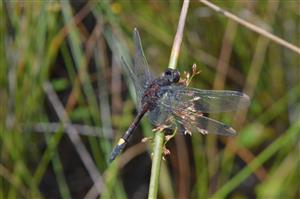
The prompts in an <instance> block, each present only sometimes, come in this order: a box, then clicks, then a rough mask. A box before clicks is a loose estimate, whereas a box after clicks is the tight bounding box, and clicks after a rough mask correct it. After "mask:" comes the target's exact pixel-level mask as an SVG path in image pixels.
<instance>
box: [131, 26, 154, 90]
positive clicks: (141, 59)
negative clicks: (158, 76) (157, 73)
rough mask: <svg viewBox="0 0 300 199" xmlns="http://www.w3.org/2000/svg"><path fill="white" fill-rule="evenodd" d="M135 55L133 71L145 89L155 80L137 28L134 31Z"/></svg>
mask: <svg viewBox="0 0 300 199" xmlns="http://www.w3.org/2000/svg"><path fill="white" fill-rule="evenodd" d="M133 39H134V45H135V56H134V66H133V73H134V74H135V75H136V77H137V78H138V83H139V85H142V87H143V89H145V88H146V87H147V85H148V84H149V83H150V82H151V81H152V80H153V77H152V75H151V73H150V71H149V67H148V63H147V60H146V57H145V55H144V51H143V47H142V42H141V38H140V35H139V32H138V30H137V29H136V28H135V29H134V33H133Z"/></svg>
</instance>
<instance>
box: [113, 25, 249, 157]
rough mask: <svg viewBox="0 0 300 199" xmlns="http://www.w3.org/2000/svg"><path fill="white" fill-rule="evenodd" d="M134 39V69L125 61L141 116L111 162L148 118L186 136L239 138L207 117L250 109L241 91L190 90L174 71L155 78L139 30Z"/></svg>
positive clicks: (221, 124) (134, 122)
mask: <svg viewBox="0 0 300 199" xmlns="http://www.w3.org/2000/svg"><path fill="white" fill-rule="evenodd" d="M133 35H134V36H133V39H134V45H135V51H136V52H135V56H134V58H133V61H134V63H133V67H132V68H131V67H129V65H128V64H127V63H126V61H125V60H124V58H123V57H121V60H122V62H123V65H124V66H125V68H126V70H127V71H128V73H129V76H130V79H131V81H132V82H133V85H134V87H135V91H136V96H137V115H136V117H135V119H134V120H133V122H132V123H131V125H130V126H129V128H128V130H127V131H126V132H125V134H124V135H123V136H122V137H121V138H120V139H119V141H118V143H117V145H116V146H115V147H114V149H113V150H112V152H111V154H110V158H109V162H112V161H113V160H114V159H115V158H116V157H117V156H118V155H119V154H120V153H121V152H122V151H123V149H124V148H125V146H126V145H127V143H128V141H129V139H130V137H131V135H132V134H133V132H134V130H135V129H136V128H137V126H138V124H139V122H140V120H141V119H142V118H143V116H144V115H147V116H148V118H149V120H150V122H151V123H152V124H153V125H154V126H167V127H168V128H170V129H175V128H176V129H177V130H178V131H179V132H182V133H184V134H191V133H192V132H200V133H202V134H208V133H211V134H218V135H224V136H232V135H235V134H236V131H235V130H234V129H233V128H232V127H230V126H228V125H226V124H224V123H222V122H219V121H216V120H214V119H211V118H208V117H206V116H204V114H203V113H217V112H228V111H234V110H237V109H238V108H244V107H247V106H248V105H249V104H250V99H249V97H248V96H247V95H246V94H244V93H242V92H239V91H230V90H202V89H197V88H191V87H187V86H186V85H184V84H181V83H180V81H179V80H180V72H179V71H178V70H176V69H171V68H167V69H166V70H165V72H164V73H163V74H162V75H161V76H159V77H155V76H154V75H153V74H152V73H151V72H150V70H149V67H148V63H147V60H146V58H145V55H144V52H143V48H142V43H141V38H140V35H139V32H138V30H137V29H136V28H135V29H134V33H133Z"/></svg>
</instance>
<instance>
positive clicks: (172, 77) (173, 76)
mask: <svg viewBox="0 0 300 199" xmlns="http://www.w3.org/2000/svg"><path fill="white" fill-rule="evenodd" d="M163 77H164V78H166V79H167V80H168V81H169V82H170V83H177V82H178V81H179V79H180V73H179V71H178V70H176V69H172V68H168V69H167V70H166V71H165V72H164V73H163Z"/></svg>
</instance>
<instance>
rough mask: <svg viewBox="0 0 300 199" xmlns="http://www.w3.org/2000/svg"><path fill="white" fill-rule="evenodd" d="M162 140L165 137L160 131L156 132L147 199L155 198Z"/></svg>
mask: <svg viewBox="0 0 300 199" xmlns="http://www.w3.org/2000/svg"><path fill="white" fill-rule="evenodd" d="M164 140H165V135H164V133H163V132H162V131H158V132H156V133H155V136H154V152H153V160H152V169H151V179H150V186H149V196H148V198H149V199H155V198H156V197H157V191H158V184H159V183H158V182H159V173H160V165H161V159H162V152H163V145H164Z"/></svg>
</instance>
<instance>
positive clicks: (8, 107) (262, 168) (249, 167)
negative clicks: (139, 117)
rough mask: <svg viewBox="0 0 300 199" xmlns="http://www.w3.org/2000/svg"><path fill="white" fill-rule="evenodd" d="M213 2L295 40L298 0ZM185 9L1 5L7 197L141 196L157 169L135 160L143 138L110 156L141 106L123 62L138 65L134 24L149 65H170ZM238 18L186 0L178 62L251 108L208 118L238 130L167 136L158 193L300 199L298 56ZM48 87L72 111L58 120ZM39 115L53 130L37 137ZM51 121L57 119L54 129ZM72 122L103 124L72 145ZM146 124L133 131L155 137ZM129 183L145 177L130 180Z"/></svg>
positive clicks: (137, 4) (2, 166)
mask: <svg viewBox="0 0 300 199" xmlns="http://www.w3.org/2000/svg"><path fill="white" fill-rule="evenodd" d="M212 2H213V3H215V4H216V5H218V6H220V7H222V8H223V9H225V10H227V11H230V12H232V13H234V14H235V15H237V16H239V17H240V18H242V19H245V20H247V21H249V22H251V23H252V24H256V25H258V26H260V27H262V28H264V29H267V30H268V31H269V32H271V33H272V34H274V35H276V36H278V37H280V38H282V39H284V40H285V41H288V42H290V43H292V44H294V45H295V46H300V37H299V31H298V29H299V27H300V19H299V14H298V12H299V8H300V3H299V2H298V1H279V2H277V1H263V2H256V3H253V2H248V3H246V2H244V1H212ZM276 3H278V4H276ZM180 9H181V3H180V2H175V1H170V2H165V1H150V2H147V3H144V2H142V1H133V2H129V1H114V2H113V3H111V2H108V1H100V2H96V1H91V2H90V4H89V5H88V6H83V5H80V4H79V3H75V4H72V5H71V3H70V2H69V1H62V2H59V1H54V2H51V3H50V2H47V1H27V2H25V3H22V2H18V1H5V3H4V2H1V3H0V18H1V19H3V20H1V21H0V32H1V34H0V35H1V38H0V43H1V44H2V46H1V48H0V154H1V155H0V198H48V197H60V198H74V197H79V198H83V197H84V196H86V195H87V194H88V195H89V196H95V195H98V191H100V192H101V196H102V197H103V198H125V197H133V195H134V194H137V193H142V194H144V195H147V193H146V192H147V191H146V190H147V188H148V184H144V181H143V179H146V178H147V179H148V178H149V173H150V169H149V168H150V164H148V162H147V161H139V162H137V161H134V160H133V161H130V160H132V158H134V157H135V155H134V154H136V149H137V148H138V146H134V147H131V148H128V150H126V151H125V153H124V155H123V156H121V157H120V158H119V162H114V163H113V164H112V165H109V164H108V162H107V159H108V155H109V153H110V150H111V148H112V144H114V142H113V143H112V142H111V141H112V140H111V138H114V140H117V138H119V137H120V136H121V135H122V133H123V132H125V130H126V128H127V127H128V126H129V124H130V122H131V121H132V119H133V117H134V115H135V114H134V110H135V109H134V103H136V102H135V98H134V90H133V88H134V87H133V85H132V83H131V82H130V79H129V77H128V74H126V71H124V70H123V66H122V65H121V62H120V57H121V56H123V57H124V58H125V59H126V60H128V62H130V60H131V59H130V57H132V53H133V50H134V49H133V40H132V31H133V28H134V27H137V28H138V29H139V31H140V35H141V38H142V43H143V47H144V51H145V54H146V57H147V60H148V62H149V65H150V67H151V69H152V70H153V71H155V72H156V73H157V74H158V73H160V72H162V71H163V70H164V69H165V68H166V67H167V65H168V60H169V58H170V53H171V47H172V42H173V38H174V36H175V33H176V28H177V24H178V19H179V13H180ZM234 23H235V22H232V21H230V20H229V19H228V18H227V17H225V16H223V15H221V14H220V13H216V12H214V11H213V10H211V9H209V8H208V7H206V6H205V5H203V4H201V3H200V2H198V1H193V2H191V5H190V8H189V11H188V16H187V20H186V24H185V25H186V27H185V31H184V36H183V43H182V47H181V50H180V54H179V60H178V64H177V65H178V66H177V69H179V70H180V71H181V72H182V71H184V70H191V66H192V64H194V63H196V64H197V65H198V66H199V68H200V70H201V73H200V75H199V76H196V77H195V78H194V79H193V82H192V86H193V87H197V88H203V89H213V88H218V89H231V90H244V91H245V92H246V93H247V94H249V95H250V96H251V105H250V107H249V109H248V110H247V112H240V113H237V114H235V113H233V114H218V115H213V117H217V119H218V120H220V121H224V122H226V123H228V124H230V125H231V126H233V127H234V128H236V129H237V131H238V135H237V136H236V137H234V138H231V139H227V138H224V137H216V136H214V135H209V136H202V135H198V134H197V133H194V134H193V136H192V137H183V136H181V135H177V136H176V138H175V139H174V140H172V141H170V142H169V143H168V144H167V147H168V148H169V149H170V150H171V155H170V156H169V157H167V158H166V159H167V161H163V163H162V171H161V176H160V183H159V188H158V192H159V195H158V198H170V197H177V198H199V197H200V198H209V197H214V198H226V197H227V198H234V197H240V198H252V197H256V198H299V197H300V192H299V187H300V182H299V177H300V174H299V170H300V158H299V155H298V152H299V135H300V134H299V133H300V126H299V125H300V124H299V123H300V118H299V104H300V103H299V102H300V96H299V95H300V88H299V85H300V69H299V66H300V55H299V54H297V53H296V52H294V51H292V50H289V49H287V48H286V47H283V46H282V45H279V44H278V43H277V42H274V41H270V40H268V39H267V38H266V37H265V36H263V35H261V34H258V33H255V32H253V31H251V30H249V29H248V28H246V27H244V26H242V25H239V24H234ZM220 64H224V65H223V66H222V65H221V66H222V67H221V66H220ZM226 66H228V68H227V67H226ZM226 68H227V69H226ZM222 69H225V75H224V77H225V78H224V79H222V78H220V77H222V72H221V71H222ZM46 82H50V83H51V84H50V85H52V87H53V89H54V91H55V95H58V97H59V103H62V104H63V106H64V108H65V112H66V113H67V117H66V116H64V117H62V118H64V119H59V117H58V116H57V112H56V111H55V110H54V107H56V106H57V104H54V103H53V102H51V100H49V96H51V94H50V93H49V92H48V91H47V90H45V89H44V87H43V85H45V83H46ZM68 120H70V121H68ZM41 122H43V124H44V126H45V128H43V130H41V131H42V132H43V133H37V132H38V131H40V130H37V129H35V128H34V126H35V125H36V124H38V123H41ZM54 122H55V123H57V122H58V123H61V125H60V126H58V128H46V127H50V124H52V123H54ZM69 122H71V123H73V124H82V125H86V126H89V127H98V128H97V130H95V131H93V134H94V135H96V136H84V135H81V136H80V140H79V141H78V140H77V141H78V142H80V143H84V145H80V144H78V143H77V144H76V142H74V140H73V141H71V140H72V139H71V138H70V137H69V136H68V135H67V133H66V132H69V131H70V129H69V130H68V129H66V128H64V126H65V127H66V126H67V124H68V123H69ZM46 124H49V125H48V126H47V125H46ZM141 127H142V128H141V129H140V130H137V131H136V132H135V134H139V133H144V135H145V136H152V135H153V133H152V132H151V125H150V124H149V122H148V121H147V120H143V122H142V124H141ZM76 130H77V131H78V132H79V133H82V131H87V129H84V128H83V129H81V130H80V129H76ZM139 131H141V132H139ZM175 140H176V141H175ZM133 142H137V143H138V142H139V140H135V141H133ZM178 143H181V144H178ZM82 146H83V147H84V148H82ZM151 146H152V144H151V142H149V147H151ZM175 146H176V147H175ZM135 147H136V148H135ZM82 151H87V152H88V153H87V156H82V155H80V154H82ZM149 157H150V154H149ZM89 158H91V160H92V161H91V162H89ZM148 160H149V159H148ZM73 161H74V163H73ZM87 162H89V163H90V167H89V166H86V165H89V164H85V163H87ZM75 163H76V164H75ZM70 165H71V166H70ZM132 167H133V168H136V169H133V170H132V169H130V168H132ZM143 167H144V168H145V170H139V169H138V168H143ZM93 168H96V170H93ZM95 171H96V172H95ZM141 171H144V172H141ZM146 171H147V172H146ZM129 174H130V176H131V177H128V175H129ZM97 180H99V181H97ZM138 180H140V181H138ZM135 181H137V182H138V183H137V184H138V185H139V186H138V185H136V187H133V184H130V183H134V182H135ZM97 182H98V183H100V184H101V182H103V184H104V185H105V188H104V187H100V186H98V187H96V186H95V184H96V183H97ZM148 183H149V182H148ZM143 186H145V187H146V188H145V187H144V188H145V189H143ZM132 187H133V188H132ZM51 194H53V195H51ZM144 195H143V196H144Z"/></svg>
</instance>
